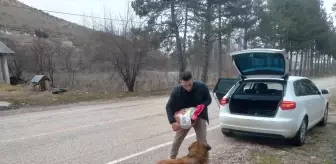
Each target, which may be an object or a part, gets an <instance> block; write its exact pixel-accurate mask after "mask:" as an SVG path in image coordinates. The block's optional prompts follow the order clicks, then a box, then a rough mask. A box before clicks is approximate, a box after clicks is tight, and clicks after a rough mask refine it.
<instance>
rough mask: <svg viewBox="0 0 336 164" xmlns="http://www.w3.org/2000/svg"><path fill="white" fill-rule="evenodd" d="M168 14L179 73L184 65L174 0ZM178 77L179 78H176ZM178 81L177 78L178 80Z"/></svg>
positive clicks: (183, 68)
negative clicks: (173, 36) (176, 52)
mask: <svg viewBox="0 0 336 164" xmlns="http://www.w3.org/2000/svg"><path fill="white" fill-rule="evenodd" d="M170 14H171V19H172V27H173V28H172V29H173V30H174V34H175V39H176V46H177V51H178V56H179V57H178V58H179V74H181V73H182V72H184V71H185V68H186V65H185V58H184V54H183V50H182V44H181V38H180V32H179V27H178V26H177V22H176V15H175V0H172V1H171V5H170ZM178 79H180V78H178ZM178 81H179V80H178Z"/></svg>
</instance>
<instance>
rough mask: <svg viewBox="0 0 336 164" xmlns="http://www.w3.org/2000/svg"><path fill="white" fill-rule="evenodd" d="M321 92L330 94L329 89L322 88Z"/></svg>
mask: <svg viewBox="0 0 336 164" xmlns="http://www.w3.org/2000/svg"><path fill="white" fill-rule="evenodd" d="M321 93H322V94H323V95H326V94H329V91H328V90H326V89H322V90H321Z"/></svg>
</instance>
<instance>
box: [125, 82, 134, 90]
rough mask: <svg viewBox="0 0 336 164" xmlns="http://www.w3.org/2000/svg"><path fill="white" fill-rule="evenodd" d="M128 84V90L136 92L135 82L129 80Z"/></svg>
mask: <svg viewBox="0 0 336 164" xmlns="http://www.w3.org/2000/svg"><path fill="white" fill-rule="evenodd" d="M126 85H127V90H128V92H134V83H132V82H129V83H128V84H126Z"/></svg>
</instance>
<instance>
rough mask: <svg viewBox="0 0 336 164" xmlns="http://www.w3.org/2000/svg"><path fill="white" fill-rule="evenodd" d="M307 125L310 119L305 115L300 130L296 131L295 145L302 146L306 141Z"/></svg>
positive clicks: (293, 140) (293, 142)
mask: <svg viewBox="0 0 336 164" xmlns="http://www.w3.org/2000/svg"><path fill="white" fill-rule="evenodd" d="M307 125H308V119H307V117H305V118H304V119H303V120H302V122H301V125H300V128H299V130H298V132H297V133H296V135H295V137H294V138H293V139H292V144H293V145H295V146H301V145H303V144H304V143H305V140H306V136H307Z"/></svg>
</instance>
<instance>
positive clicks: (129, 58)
mask: <svg viewBox="0 0 336 164" xmlns="http://www.w3.org/2000/svg"><path fill="white" fill-rule="evenodd" d="M129 13H130V12H129V10H128V12H127V15H126V19H124V20H126V21H125V22H123V23H122V24H121V25H120V26H119V28H118V27H116V26H113V23H112V22H109V23H105V24H104V25H105V28H104V29H108V30H107V31H105V32H101V33H100V35H99V40H98V41H99V42H101V43H102V44H101V46H100V48H99V50H100V53H99V54H98V55H97V56H96V61H100V62H103V61H104V62H108V63H110V65H111V66H112V68H111V70H114V71H116V72H117V74H118V75H119V76H120V77H121V79H122V80H123V81H124V82H125V84H126V86H127V89H128V91H129V92H133V91H134V86H135V82H136V79H137V77H138V75H139V73H140V71H141V70H142V68H143V65H144V64H145V62H146V60H147V58H148V56H149V54H150V53H151V50H152V49H151V44H150V43H151V41H150V33H149V32H148V31H147V30H144V29H143V28H141V27H139V26H136V25H135V24H134V23H133V22H134V21H133V19H132V17H131V16H130V14H129Z"/></svg>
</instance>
